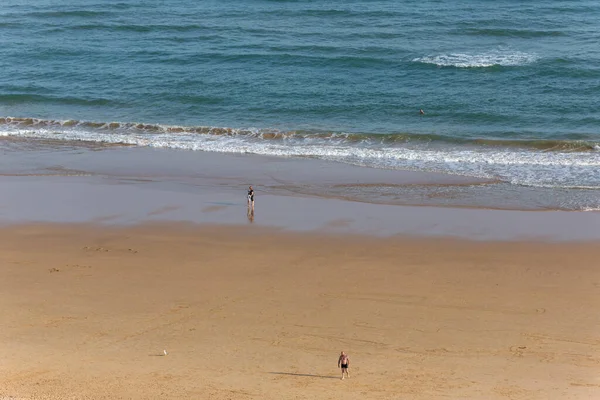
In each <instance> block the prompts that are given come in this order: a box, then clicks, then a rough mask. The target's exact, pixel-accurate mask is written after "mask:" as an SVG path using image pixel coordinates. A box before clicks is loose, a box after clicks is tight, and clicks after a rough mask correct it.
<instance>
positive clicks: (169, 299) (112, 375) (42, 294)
mask: <svg viewBox="0 0 600 400" xmlns="http://www.w3.org/2000/svg"><path fill="white" fill-rule="evenodd" d="M165 212H168V210H165ZM0 243H2V245H1V250H0V275H1V276H2V279H0V326H1V327H2V329H0V342H1V343H2V344H3V354H2V357H0V398H11V399H12V398H15V399H42V398H43V399H75V398H76V399H119V398H130V399H148V398H163V399H184V398H198V399H216V400H220V399H223V400H224V399H282V398H311V399H333V398H340V397H342V396H343V397H344V398H348V399H365V398H368V399H447V398H453V399H490V400H495V399H516V400H520V399H523V400H525V399H528V400H531V399H540V400H542V399H544V400H547V399H586V400H587V399H592V398H598V397H599V396H600V378H599V376H600V375H599V374H598V373H599V372H600V340H599V339H598V337H599V334H600V317H599V316H598V313H597V312H596V309H597V306H598V305H599V304H600V303H599V302H600V271H599V270H598V268H597V266H598V257H597V254H598V252H597V243H588V244H582V243H580V244H578V243H552V244H550V243H527V242H522V243H514V242H513V243H490V242H472V241H459V240H449V239H432V238H430V239H408V238H397V237H390V238H376V237H365V236H355V235H354V236H352V235H350V236H349V235H323V234H318V233H315V232H312V233H304V234H300V233H289V232H288V233H285V232H282V231H281V230H273V229H267V228H256V227H246V228H243V227H222V226H221V227H211V226H204V227H202V226H195V225H191V224H174V223H166V224H165V223H163V224H158V225H156V224H154V225H152V224H150V225H148V224H143V225H137V226H130V227H118V226H104V227H99V226H97V225H89V224H84V225H73V224H71V225H53V224H30V225H18V226H12V227H4V228H2V229H0ZM163 350H167V352H168V355H166V356H165V355H163ZM341 350H345V351H347V352H348V353H349V355H350V357H351V369H350V374H351V376H350V379H348V380H344V381H341V380H339V370H338V369H337V368H336V362H337V356H338V354H339V352H340V351H341Z"/></svg>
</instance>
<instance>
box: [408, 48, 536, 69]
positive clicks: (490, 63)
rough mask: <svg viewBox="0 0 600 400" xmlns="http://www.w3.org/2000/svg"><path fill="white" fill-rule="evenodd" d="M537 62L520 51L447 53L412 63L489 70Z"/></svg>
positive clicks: (533, 57) (415, 60)
mask: <svg viewBox="0 0 600 400" xmlns="http://www.w3.org/2000/svg"><path fill="white" fill-rule="evenodd" d="M536 60H538V57H537V56H536V55H535V54H529V53H523V52H520V51H515V52H506V51H492V52H487V53H475V54H469V53H449V54H439V55H434V56H425V57H418V58H414V59H413V60H412V61H413V62H418V63H422V64H434V65H437V66H438V67H455V68H489V67H494V66H500V67H515V66H522V65H527V64H531V63H533V62H535V61H536Z"/></svg>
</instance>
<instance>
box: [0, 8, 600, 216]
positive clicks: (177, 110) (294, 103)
mask: <svg viewBox="0 0 600 400" xmlns="http://www.w3.org/2000/svg"><path fill="white" fill-rule="evenodd" d="M598 43H600V3H598V2H595V1H558V0H552V1H548V0H541V1H516V0H501V1H494V2H491V1H475V0H457V1H450V0H436V1H433V0H432V1H422V2H397V1H392V0H377V1H358V0H355V1H352V0H348V1H343V2H342V1H316V0H315V1H311V0H248V1H244V2H232V1H196V0H173V1H169V2H165V1H156V0H149V1H139V0H135V1H134V0H124V1H113V0H78V1H75V0H62V1H57V0H54V1H50V0H28V1H25V0H3V1H2V2H1V3H0V149H1V151H0V154H7V153H8V152H11V154H12V155H13V156H14V152H19V151H23V144H29V145H32V146H38V147H39V146H42V147H43V146H51V145H50V144H48V143H49V142H52V143H54V142H57V141H59V142H69V143H74V142H78V143H98V142H100V143H107V144H120V145H130V146H149V147H155V148H172V149H183V150H188V151H195V152H197V153H198V155H199V156H200V155H201V154H202V152H205V151H210V152H225V153H244V154H259V155H266V156H275V157H302V158H309V159H310V158H317V159H322V160H329V161H334V162H339V163H345V164H351V165H355V166H356V165H358V166H362V167H364V168H380V169H391V170H414V171H430V172H437V173H444V174H452V175H463V176H467V177H474V178H484V179H487V180H489V181H490V182H491V183H489V184H485V185H481V184H480V185H474V186H472V187H471V186H469V187H460V188H453V189H447V188H445V187H435V188H433V189H432V188H430V187H410V188H397V187H394V186H390V187H386V186H385V185H382V186H378V187H377V188H376V190H377V193H374V192H372V191H373V190H375V189H368V188H367V189H365V188H363V189H361V192H360V193H354V194H353V195H355V196H356V198H357V199H358V200H360V201H370V200H371V199H372V197H377V198H379V199H381V198H382V196H383V198H386V196H388V195H389V196H388V197H387V198H389V199H392V200H393V201H392V200H389V201H390V202H392V203H394V202H397V203H411V204H434V205H435V204H438V205H449V206H481V207H493V208H517V209H564V210H598V209H600V46H599V45H598ZM420 109H423V110H424V115H420V113H419V110H420ZM15 141H18V143H20V144H19V145H18V146H16V145H15ZM52 146H54V145H52ZM49 148H51V147H49ZM353 190H355V189H353ZM369 190H371V191H369ZM448 190H450V192H448ZM390 191H391V192H392V193H390ZM440 192H443V193H442V194H440ZM339 195H340V196H345V195H347V193H340V194H339ZM432 199H434V200H435V199H443V200H440V201H439V202H437V203H436V201H438V200H435V201H434V200H432ZM482 199H484V200H482ZM440 202H441V203H440Z"/></svg>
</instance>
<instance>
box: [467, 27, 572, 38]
mask: <svg viewBox="0 0 600 400" xmlns="http://www.w3.org/2000/svg"><path fill="white" fill-rule="evenodd" d="M457 33H458V34H467V35H473V36H495V37H518V38H539V37H555V36H563V35H564V32H561V31H551V30H530V29H509V28H469V29H465V30H464V31H462V30H461V31H457Z"/></svg>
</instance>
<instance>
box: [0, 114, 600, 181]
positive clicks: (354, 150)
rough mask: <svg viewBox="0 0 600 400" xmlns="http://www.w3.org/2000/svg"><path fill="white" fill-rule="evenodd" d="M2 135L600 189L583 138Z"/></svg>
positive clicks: (19, 129)
mask: <svg viewBox="0 0 600 400" xmlns="http://www.w3.org/2000/svg"><path fill="white" fill-rule="evenodd" d="M0 136H4V137H12V138H14V137H17V138H25V139H33V140H37V139H43V140H61V141H77V142H95V143H105V144H121V145H133V146H146V147H155V148H171V149H185V150H195V151H211V152H221V153H249V154H259V155H267V156H280V157H309V158H318V159H323V160H330V161H337V162H343V163H347V164H353V165H359V166H364V167H371V168H385V169H398V170H422V171H435V172H442V173H449V174H459V175H466V176H473V177H481V178H489V179H495V180H501V181H506V182H510V183H513V184H518V185H525V186H535V187H557V188H574V189H584V190H595V189H600V151H599V150H600V145H599V144H598V143H594V142H591V141H586V140H516V139H515V140H512V139H507V140H493V139H469V138H456V137H450V136H443V135H424V134H408V133H396V134H359V133H343V132H319V131H280V130H276V129H251V128H245V129H235V128H227V127H206V126H196V127H191V126H173V125H161V124H145V123H121V122H90V121H78V120H44V119H35V118H11V117H5V118H0Z"/></svg>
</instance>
